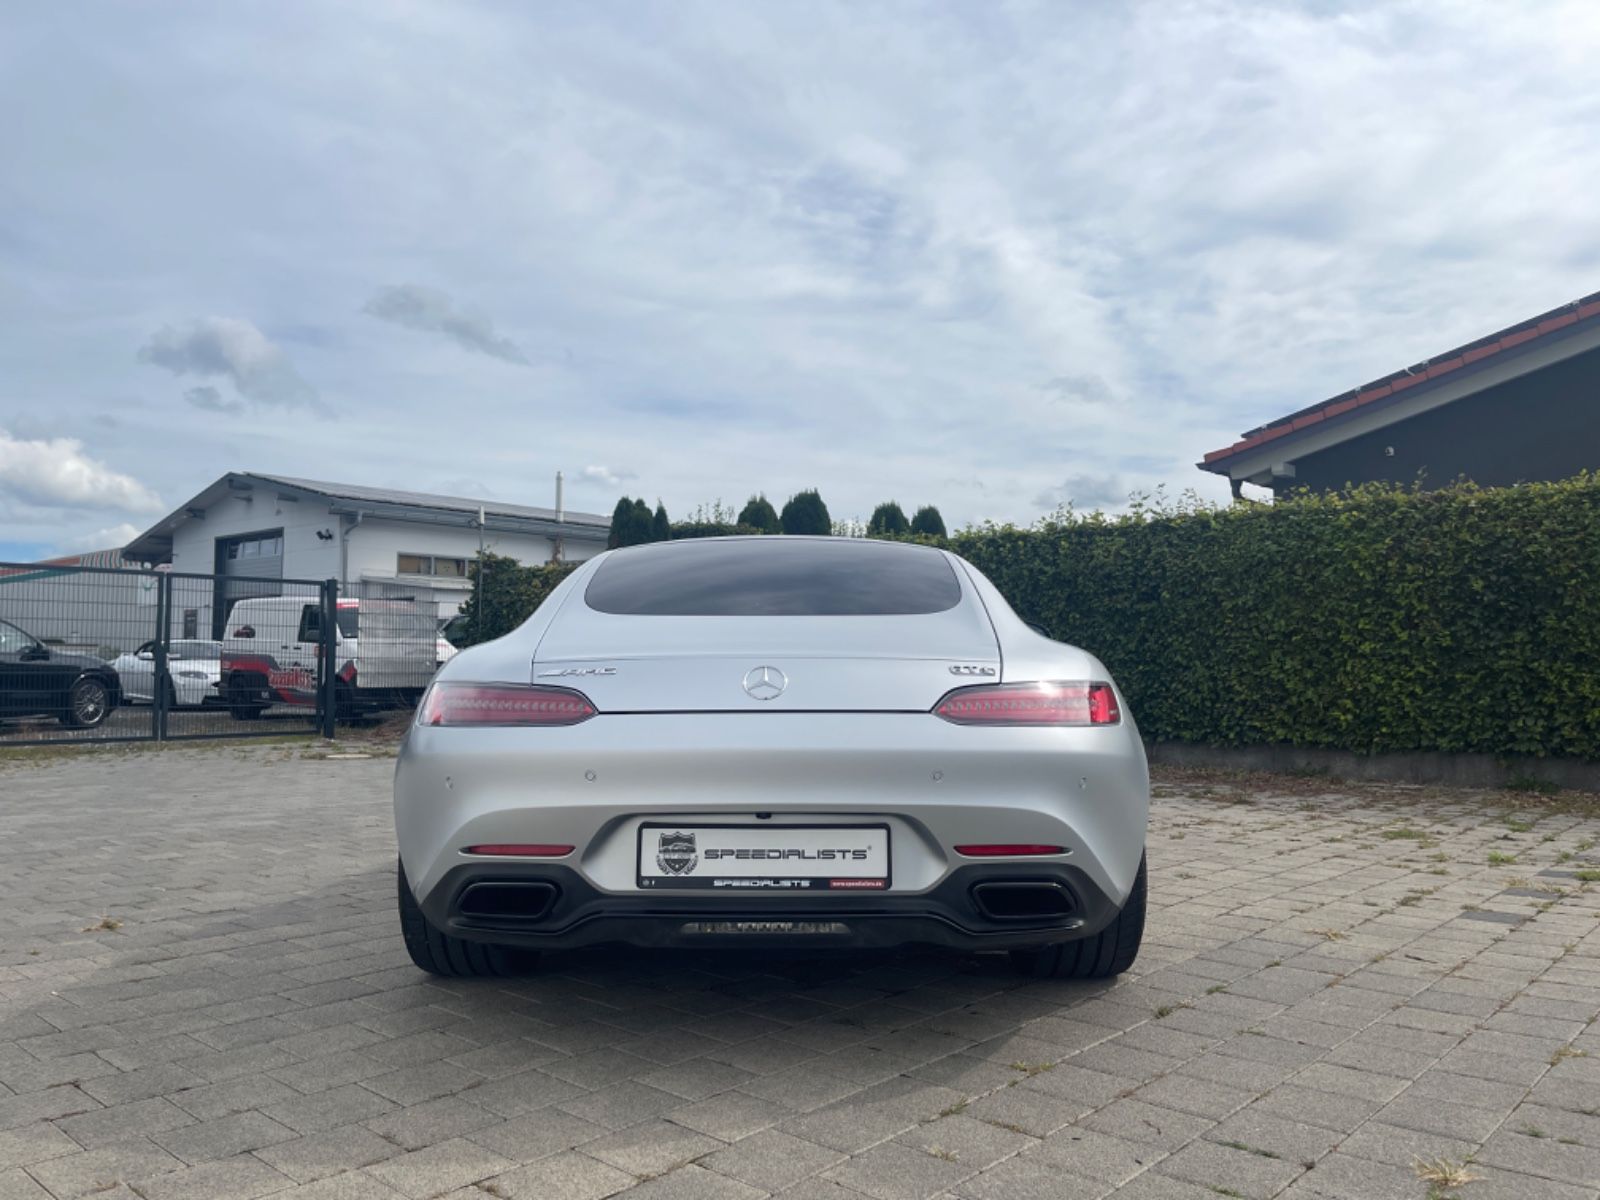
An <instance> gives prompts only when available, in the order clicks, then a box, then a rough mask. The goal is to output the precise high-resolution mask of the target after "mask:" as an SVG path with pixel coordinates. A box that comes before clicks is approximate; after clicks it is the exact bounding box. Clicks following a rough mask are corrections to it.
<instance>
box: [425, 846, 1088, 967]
mask: <svg viewBox="0 0 1600 1200" xmlns="http://www.w3.org/2000/svg"><path fill="white" fill-rule="evenodd" d="M535 882H538V883H543V884H548V885H549V886H550V887H551V888H553V889H554V896H555V898H554V900H553V902H552V903H551V904H550V905H549V906H548V907H547V908H545V909H544V910H543V911H542V912H541V913H540V914H539V915H538V916H537V917H534V918H521V917H493V918H490V917H485V916H482V915H478V914H473V913H467V912H463V911H462V898H463V897H464V896H466V895H467V894H468V893H469V891H470V890H471V889H475V888H479V889H481V886H482V885H484V884H495V883H498V884H509V883H520V884H529V883H535ZM987 883H1033V884H1042V885H1045V886H1048V887H1052V888H1058V889H1060V890H1061V891H1062V892H1063V893H1064V894H1065V896H1066V897H1067V902H1068V905H1069V910H1068V911H1067V913H1066V914H1065V915H1050V916H1047V917H1041V918H1039V919H1037V920H1031V919H1027V918H1023V919H1018V918H1017V917H1008V918H1005V919H1001V920H997V919H995V918H994V917H993V916H992V915H991V914H990V913H989V912H986V911H985V907H984V906H982V905H980V904H979V903H978V902H977V901H976V900H975V898H974V887H975V886H976V885H978V884H987ZM474 894H476V895H481V894H482V892H481V890H480V891H478V892H476V893H474ZM468 906H469V907H472V905H471V904H470V901H469V905H468ZM422 910H423V913H424V915H425V916H426V917H427V919H428V921H429V922H430V923H431V924H433V925H434V926H435V927H437V928H438V929H439V930H440V931H441V932H443V933H447V934H450V935H451V936H453V937H459V938H466V939H468V940H471V941H478V942H491V943H494V944H497V945H505V946H521V947H527V948H544V949H552V950H556V949H571V948H574V947H578V946H589V945H596V944H600V943H605V942H623V943H627V944H630V945H636V946H674V947H688V946H699V947H707V948H710V947H721V946H746V947H758V946H759V947H768V946H784V947H790V948H796V947H801V946H806V947H817V948H822V947H848V948H879V947H889V946H900V945H912V944H924V945H935V946H945V947H952V948H957V949H964V950H1005V949H1013V948H1021V947H1029V946H1040V945H1045V944H1049V943H1052V942H1063V941H1071V940H1073V939H1076V938H1080V937H1088V936H1091V935H1092V934H1095V933H1098V932H1099V931H1100V930H1101V929H1102V928H1104V927H1105V926H1106V925H1107V924H1109V923H1110V921H1111V919H1112V917H1114V916H1115V915H1116V906H1115V905H1114V904H1113V903H1112V902H1111V900H1110V899H1109V898H1107V897H1106V895H1105V894H1104V893H1103V892H1101V890H1100V889H1099V888H1098V887H1097V886H1096V885H1095V884H1094V882H1093V881H1092V880H1091V879H1090V878H1089V877H1088V876H1087V875H1086V874H1085V873H1084V872H1083V871H1082V870H1080V869H1079V868H1077V867H1075V866H1071V865H1069V864H1059V863H1051V864H1027V865H1024V864H1021V863H1009V864H1007V863H973V864H967V865H964V866H961V867H958V868H957V869H956V870H954V871H952V872H951V873H950V874H949V875H948V876H946V877H945V879H944V880H943V881H942V882H940V883H939V884H938V885H937V886H936V887H934V888H932V889H931V890H929V891H927V892H922V893H918V894H905V893H892V892H891V893H882V892H880V893H875V894H864V893H859V892H846V893H840V894H837V895H828V896H826V897H818V896H817V895H816V894H815V893H809V894H806V895H803V896H802V895H797V894H789V895H747V894H742V893H741V894H739V895H715V896H699V895H685V894H683V893H677V894H675V895H672V896H667V895H663V894H661V893H647V894H635V893H615V892H602V891H600V890H598V889H597V888H595V887H594V886H593V885H591V884H590V883H589V882H588V881H587V880H586V879H584V878H583V876H581V875H580V874H578V872H576V871H574V870H573V869H572V868H571V867H567V866H561V865H559V864H553V863H513V862H478V861H474V862H465V863H462V864H460V865H459V866H456V867H453V868H451V870H450V871H449V872H448V873H447V874H446V875H445V876H444V878H443V879H441V880H440V881H439V883H438V885H437V886H435V887H434V888H433V890H432V891H431V892H429V894H428V896H427V898H426V899H425V900H424V901H423V902H422Z"/></svg>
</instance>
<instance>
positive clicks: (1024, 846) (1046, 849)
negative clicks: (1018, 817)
mask: <svg viewBox="0 0 1600 1200" xmlns="http://www.w3.org/2000/svg"><path fill="white" fill-rule="evenodd" d="M1066 852H1067V848H1066V847H1065V846H1039V845H1035V844H1033V843H1032V842H1017V843H1012V842H1002V843H998V844H996V845H992V846H991V845H985V846H957V847H956V853H957V854H964V855H966V856H967V857H968V858H1025V857H1027V856H1028V855H1031V854H1065V853H1066Z"/></svg>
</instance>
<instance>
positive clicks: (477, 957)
mask: <svg viewBox="0 0 1600 1200" xmlns="http://www.w3.org/2000/svg"><path fill="white" fill-rule="evenodd" d="M396 881H397V883H398V892H399V894H398V899H399V901H400V935H401V936H402V937H403V938H404V939H405V943H406V953H407V954H409V955H411V961H412V962H414V963H416V964H417V966H419V967H421V968H422V969H423V970H424V971H426V972H428V973H429V974H430V975H443V976H446V977H471V976H477V975H486V976H497V975H518V974H522V973H525V972H527V971H531V970H532V969H533V968H534V967H535V966H536V965H537V964H538V961H539V953H538V951H536V950H521V949H517V948H514V947H511V946H491V945H487V944H485V943H483V942H469V941H467V940H466V939H464V938H456V937H451V936H450V935H449V934H447V933H440V932H439V931H438V930H437V929H435V928H434V927H433V925H432V924H430V923H429V921H428V918H427V917H425V916H423V914H422V908H421V906H419V905H418V904H417V898H416V897H415V896H413V895H412V894H411V885H410V884H409V883H408V882H406V868H405V864H404V863H401V864H399V870H398V871H397V872H396Z"/></svg>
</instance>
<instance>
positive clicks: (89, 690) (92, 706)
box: [61, 675, 116, 729]
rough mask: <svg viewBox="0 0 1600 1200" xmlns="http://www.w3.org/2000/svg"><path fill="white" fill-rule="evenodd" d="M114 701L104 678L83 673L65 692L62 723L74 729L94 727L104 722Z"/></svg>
mask: <svg viewBox="0 0 1600 1200" xmlns="http://www.w3.org/2000/svg"><path fill="white" fill-rule="evenodd" d="M115 703H116V696H115V694H114V693H113V692H112V690H111V688H110V687H108V686H107V685H106V681H105V680H103V679H96V678H95V677H94V676H93V675H84V676H82V677H80V678H79V679H78V680H77V681H76V682H75V683H73V685H72V687H71V689H69V690H68V692H67V711H66V712H65V713H63V714H62V717H61V720H62V723H63V724H66V725H70V726H71V727H72V728H74V729H96V728H98V727H99V726H101V725H103V724H105V720H106V718H107V717H108V716H110V715H111V706H112V705H113V704H115Z"/></svg>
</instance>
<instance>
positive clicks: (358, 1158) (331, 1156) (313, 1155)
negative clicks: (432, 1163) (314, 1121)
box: [255, 1125, 401, 1183]
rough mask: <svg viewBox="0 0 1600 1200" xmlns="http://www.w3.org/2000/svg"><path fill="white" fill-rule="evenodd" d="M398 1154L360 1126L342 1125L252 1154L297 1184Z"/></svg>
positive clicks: (264, 1147) (394, 1149) (381, 1139)
mask: <svg viewBox="0 0 1600 1200" xmlns="http://www.w3.org/2000/svg"><path fill="white" fill-rule="evenodd" d="M399 1153H401V1149H400V1147H399V1146H396V1145H395V1144H394V1143H393V1142H390V1141H386V1140H385V1139H384V1138H381V1137H379V1136H378V1135H377V1134H376V1133H373V1132H372V1131H371V1130H370V1129H366V1128H363V1127H362V1126H360V1125H343V1126H340V1127H339V1128H338V1129H330V1130H327V1131H326V1132H324V1133H313V1134H308V1135H306V1136H305V1137H297V1138H293V1139H291V1140H289V1141H283V1142H277V1143H274V1144H273V1145H269V1146H263V1147H260V1148H259V1149H257V1150H256V1151H255V1155H256V1157H257V1158H259V1159H261V1160H262V1161H263V1162H265V1163H266V1164H267V1165H268V1166H270V1167H272V1168H273V1170H275V1171H279V1172H281V1173H282V1174H284V1175H287V1176H288V1177H289V1178H290V1179H293V1180H296V1181H297V1182H300V1183H308V1182H311V1181H313V1180H318V1179H324V1178H327V1177H328V1176H332V1175H338V1174H340V1173H342V1172H350V1173H353V1172H354V1171H355V1170H357V1169H358V1168H360V1167H366V1166H371V1165H372V1164H373V1163H378V1162H383V1161H384V1160H385V1159H388V1158H393V1157H395V1155H397V1154H399Z"/></svg>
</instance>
